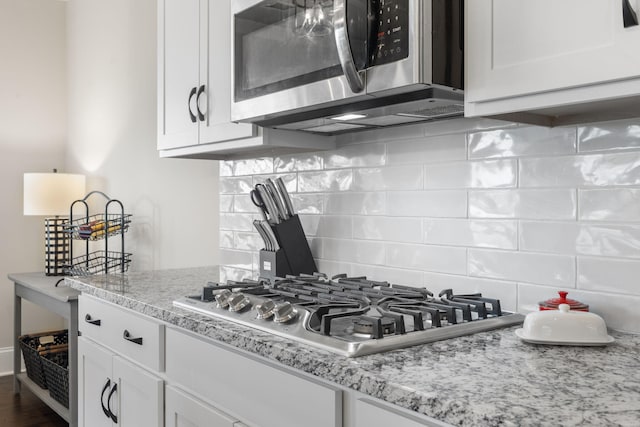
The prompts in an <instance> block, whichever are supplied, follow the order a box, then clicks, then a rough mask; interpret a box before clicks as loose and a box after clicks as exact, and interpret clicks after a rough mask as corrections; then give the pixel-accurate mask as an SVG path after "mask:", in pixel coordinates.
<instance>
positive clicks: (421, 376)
mask: <svg viewBox="0 0 640 427" xmlns="http://www.w3.org/2000/svg"><path fill="white" fill-rule="evenodd" d="M217 277H218V269H217V268H216V267H203V268H190V269H175V270H160V271H149V272H136V273H130V274H125V275H120V274H110V275H107V276H89V277H79V278H66V284H67V285H68V286H70V287H72V288H74V289H77V290H79V291H81V292H83V294H86V295H91V296H93V297H95V298H98V299H100V300H103V301H107V302H110V303H113V304H116V305H118V306H121V307H124V308H127V309H130V310H132V311H135V312H137V313H141V314H143V315H146V316H149V317H151V318H154V319H157V320H159V321H162V322H166V324H168V325H172V326H174V327H177V328H178V329H184V330H186V331H189V332H191V333H193V334H196V335H198V336H201V337H205V338H208V339H211V340H214V341H216V342H219V343H223V344H225V345H228V346H230V347H233V348H235V349H238V350H240V351H244V352H248V353H251V354H252V355H256V356H259V357H260V358H263V359H265V360H266V361H270V362H275V363H276V364H279V365H284V366H286V367H288V368H293V369H295V370H298V371H302V372H304V373H307V374H310V375H312V376H314V377H316V378H319V379H321V380H323V381H328V382H330V383H333V384H337V385H338V386H341V387H344V388H346V389H349V390H355V391H356V392H359V393H362V394H363V395H366V396H370V397H372V398H375V399H380V400H382V401H384V402H387V403H389V404H393V405H397V406H398V407H401V408H406V409H408V410H410V411H414V412H416V413H419V414H424V415H426V416H428V417H431V418H434V419H436V420H440V421H442V422H444V423H448V424H452V425H464V426H485V425H486V426H500V425H505V426H547V425H548V426H557V425H563V426H578V425H580V426H582V425H593V426H602V425H607V426H613V425H620V426H637V425H640V369H639V368H640V335H631V334H624V333H618V332H611V334H612V336H614V337H615V338H616V341H615V342H614V343H613V344H611V345H609V346H608V347H559V346H541V345H531V344H526V343H523V342H521V341H520V340H519V339H518V338H517V337H516V336H515V335H514V332H513V331H514V330H515V329H516V327H510V328H504V329H499V330H494V331H489V332H481V333H476V334H473V335H470V336H465V337H459V338H453V339H449V340H444V341H439V342H435V343H430V344H424V345H419V346H414V347H410V348H406V349H401V350H394V351H389V352H386V353H382V354H374V355H370V356H363V357H358V358H346V357H343V356H338V355H336V354H333V353H330V352H327V351H324V350H321V349H317V348H314V347H309V346H306V345H303V344H298V343H295V342H291V341H289V340H286V339H284V338H280V337H277V336H273V335H270V334H267V333H264V332H261V331H258V330H255V329H250V328H247V327H243V326H241V325H238V324H234V323H230V322H226V321H223V320H214V319H211V318H208V317H204V316H200V315H197V314H194V313H191V312H188V311H184V310H181V309H179V308H176V307H174V306H173V304H172V301H173V300H175V299H177V298H179V297H181V296H185V295H197V294H199V293H200V291H201V288H202V286H204V285H205V284H206V282H207V281H215V280H216V279H217Z"/></svg>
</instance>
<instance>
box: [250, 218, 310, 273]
mask: <svg viewBox="0 0 640 427" xmlns="http://www.w3.org/2000/svg"><path fill="white" fill-rule="evenodd" d="M271 229H272V230H273V234H275V236H276V239H277V240H278V244H279V245H280V249H279V250H278V251H276V254H277V253H278V252H282V254H283V257H284V260H285V263H286V266H287V267H288V268H285V267H284V265H282V264H278V263H277V262H276V263H275V265H276V271H275V273H277V277H285V276H286V275H287V274H292V275H295V276H297V275H300V274H301V273H306V274H313V273H315V272H316V271H318V269H317V267H316V263H315V261H314V259H313V255H312V254H311V249H310V248H309V242H307V237H306V236H305V234H304V230H303V229H302V224H301V223H300V218H299V217H298V215H293V216H292V217H291V218H289V219H287V220H286V221H282V222H281V223H280V224H271ZM260 253H261V255H262V251H260ZM276 261H277V260H276ZM261 264H262V262H261ZM278 267H282V268H283V269H284V270H280V269H278ZM260 272H261V273H262V265H261V266H260Z"/></svg>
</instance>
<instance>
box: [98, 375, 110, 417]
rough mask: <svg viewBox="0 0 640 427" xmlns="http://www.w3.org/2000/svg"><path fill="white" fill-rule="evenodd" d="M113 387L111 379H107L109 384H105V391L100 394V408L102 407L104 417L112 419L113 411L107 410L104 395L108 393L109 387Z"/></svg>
mask: <svg viewBox="0 0 640 427" xmlns="http://www.w3.org/2000/svg"><path fill="white" fill-rule="evenodd" d="M110 385H111V380H110V379H109V378H107V382H106V383H105V385H104V387H103V389H102V394H100V406H102V411H103V412H104V415H105V416H106V417H107V418H111V411H110V410H109V409H107V408H105V406H104V393H105V392H106V391H107V389H108V388H109V386H110Z"/></svg>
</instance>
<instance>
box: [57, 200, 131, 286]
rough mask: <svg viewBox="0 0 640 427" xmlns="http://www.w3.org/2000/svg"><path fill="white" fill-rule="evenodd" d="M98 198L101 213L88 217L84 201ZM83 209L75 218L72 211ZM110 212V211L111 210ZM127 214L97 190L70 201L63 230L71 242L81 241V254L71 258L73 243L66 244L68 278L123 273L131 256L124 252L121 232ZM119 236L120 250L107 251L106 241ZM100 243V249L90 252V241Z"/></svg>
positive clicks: (127, 222) (128, 219) (126, 227)
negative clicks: (100, 202)
mask: <svg viewBox="0 0 640 427" xmlns="http://www.w3.org/2000/svg"><path fill="white" fill-rule="evenodd" d="M94 194H96V195H100V196H102V197H104V198H105V199H106V203H105V206H104V214H93V215H90V214H89V204H88V203H87V199H89V197H90V196H92V195H94ZM77 205H79V206H84V213H83V214H82V215H77V214H75V212H74V209H75V208H76V207H77ZM111 206H115V207H119V209H118V212H117V213H109V209H110V207H111ZM111 210H112V211H113V210H114V208H111ZM130 223H131V215H129V214H125V213H124V206H123V204H122V202H121V201H119V200H117V199H112V198H110V197H109V196H107V195H106V194H105V193H103V192H101V191H92V192H90V193H88V194H87V195H86V196H84V198H82V199H79V200H76V201H74V202H73V203H72V204H71V207H70V209H69V222H68V223H67V224H66V225H65V231H66V232H67V233H68V234H69V236H70V238H71V239H72V240H75V241H78V240H84V241H85V244H84V248H85V249H84V254H82V255H77V256H75V257H74V254H73V247H74V245H73V242H72V243H71V244H70V245H69V266H68V267H67V268H66V269H65V270H66V271H65V272H66V273H67V274H69V275H72V276H88V275H92V274H101V273H109V272H110V271H119V272H121V273H124V272H125V271H127V269H128V268H129V264H130V263H131V254H130V253H126V252H125V250H124V233H126V232H127V231H128V230H129V225H130ZM118 235H119V236H120V250H119V251H110V250H109V238H110V237H115V236H118ZM97 240H104V250H97V251H93V252H90V250H89V243H90V242H91V241H97Z"/></svg>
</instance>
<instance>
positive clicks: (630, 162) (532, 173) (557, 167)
mask: <svg viewBox="0 0 640 427" xmlns="http://www.w3.org/2000/svg"><path fill="white" fill-rule="evenodd" d="M638 184H640V153H637V152H630V153H614V154H590V155H584V156H567V157H547V158H537V159H521V160H520V186H521V187H592V186H596V187H603V186H614V185H638Z"/></svg>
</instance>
